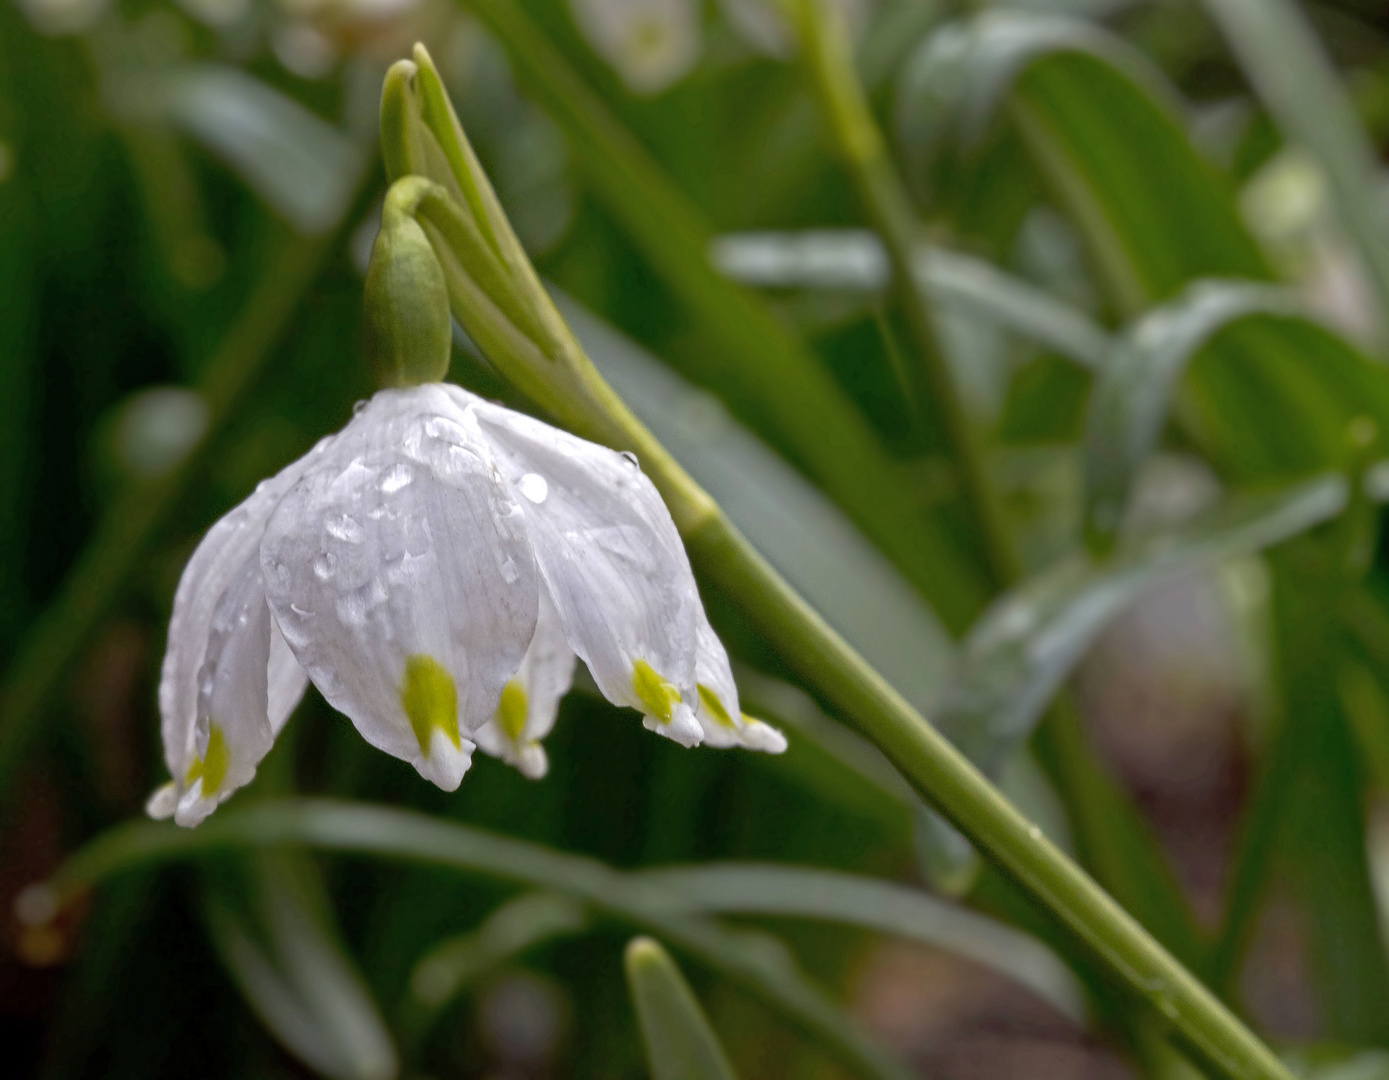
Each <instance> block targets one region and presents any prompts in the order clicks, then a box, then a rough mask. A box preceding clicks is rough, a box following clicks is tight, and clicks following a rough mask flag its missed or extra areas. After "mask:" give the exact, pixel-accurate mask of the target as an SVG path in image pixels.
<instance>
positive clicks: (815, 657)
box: [685, 515, 1290, 1080]
mask: <svg viewBox="0 0 1389 1080" xmlns="http://www.w3.org/2000/svg"><path fill="white" fill-rule="evenodd" d="M685 541H686V545H687V546H688V548H689V550H690V554H691V557H692V558H693V559H694V561H695V563H696V565H697V566H698V567H699V568H700V569H701V570H702V571H703V572H704V573H706V574H707V575H708V576H709V577H710V578H711V579H713V580H714V581H716V582H718V584H719V585H720V586H721V587H722V588H723V589H724V590H725V591H726V592H727V593H728V594H729V595H731V596H736V597H739V598H740V601H741V603H742V605H743V606H744V608H745V610H746V611H747V613H748V614H749V616H750V617H751V618H752V619H753V620H754V622H755V623H756V625H757V627H758V629H759V630H760V631H761V632H762V634H763V635H765V637H766V638H767V639H768V640H769V641H770V642H771V643H772V644H773V645H774V646H776V648H777V650H778V652H780V653H781V654H782V655H783V656H784V657H786V658H787V659H788V660H790V661H791V662H792V664H793V665H794V666H795V667H796V668H797V670H798V671H799V672H800V674H801V676H802V677H803V678H804V679H806V681H807V682H808V683H810V684H812V685H814V686H815V687H816V688H817V689H818V690H819V691H820V692H821V694H823V695H824V697H825V698H826V699H828V700H829V701H830V702H832V703H833V704H834V705H835V706H836V707H837V708H838V710H839V711H840V712H841V714H842V715H844V716H846V717H848V718H849V719H851V720H852V721H853V722H854V723H855V724H857V725H858V727H859V729H860V730H861V731H862V732H863V733H864V734H865V735H867V736H868V737H869V738H870V739H871V740H872V741H873V742H874V743H875V744H876V745H877V746H878V747H879V748H880V749H881V750H882V751H883V753H884V754H886V755H887V756H888V758H889V759H890V760H891V761H892V762H893V764H894V765H896V766H897V768H898V769H899V770H900V771H901V772H902V774H903V776H905V777H906V778H907V780H908V781H909V782H910V783H911V784H912V786H913V787H914V788H915V789H916V790H917V791H918V792H919V793H920V795H921V796H922V798H924V799H925V800H926V801H927V802H929V803H930V804H931V805H932V806H934V807H935V808H936V809H937V810H939V811H940V812H941V813H942V814H943V815H945V817H947V818H948V819H949V820H950V821H951V822H952V823H953V824H954V825H955V826H956V827H957V828H958V829H960V831H961V832H963V833H964V834H965V835H966V836H968V837H969V839H970V840H971V841H972V842H973V843H974V844H975V846H976V847H978V848H979V850H980V851H981V852H983V853H984V855H985V856H986V857H987V858H988V859H990V861H992V862H993V863H995V864H996V865H997V866H999V867H1000V868H1001V869H1003V870H1004V871H1005V872H1006V873H1007V874H1008V875H1009V876H1010V877H1012V878H1013V879H1014V880H1015V881H1016V882H1017V883H1018V885H1019V886H1020V887H1021V888H1022V889H1023V890H1024V891H1025V892H1026V893H1028V894H1029V895H1030V896H1031V897H1032V898H1033V899H1035V900H1036V901H1037V902H1038V903H1039V904H1040V905H1041V906H1042V907H1043V908H1044V909H1045V910H1047V911H1048V912H1050V913H1051V915H1052V916H1053V917H1054V918H1056V919H1057V920H1058V921H1059V922H1060V923H1061V924H1063V925H1064V926H1065V927H1066V928H1067V929H1068V930H1069V931H1070V932H1071V933H1072V934H1074V935H1075V937H1076V938H1077V939H1078V940H1079V941H1080V942H1081V943H1082V944H1083V945H1084V946H1086V947H1087V948H1088V949H1089V950H1091V951H1092V952H1093V953H1094V954H1095V956H1096V957H1097V958H1098V959H1099V960H1100V962H1101V963H1102V964H1103V965H1104V966H1105V967H1106V968H1107V969H1108V970H1109V972H1110V973H1111V974H1112V975H1113V976H1114V978H1116V979H1117V980H1118V981H1119V982H1121V983H1122V984H1124V986H1125V987H1126V988H1127V989H1128V990H1129V991H1130V992H1131V993H1133V994H1134V995H1135V996H1136V997H1138V998H1140V999H1142V1000H1144V1001H1146V1002H1147V1003H1148V1004H1149V1005H1151V1006H1152V1007H1153V1009H1154V1010H1155V1011H1156V1012H1157V1013H1158V1014H1160V1015H1161V1016H1162V1017H1164V1018H1165V1019H1166V1021H1167V1022H1169V1023H1170V1024H1171V1030H1172V1035H1173V1037H1174V1038H1176V1039H1177V1040H1178V1041H1179V1042H1180V1043H1181V1044H1182V1045H1183V1046H1184V1047H1185V1048H1186V1049H1187V1050H1189V1051H1190V1052H1191V1053H1192V1054H1193V1055H1195V1056H1196V1058H1197V1059H1198V1060H1199V1061H1201V1062H1202V1063H1203V1064H1204V1065H1205V1066H1207V1067H1209V1068H1210V1069H1211V1070H1212V1071H1213V1072H1214V1073H1216V1074H1218V1075H1220V1076H1226V1077H1231V1078H1234V1077H1242V1078H1253V1077H1266V1078H1270V1080H1271V1078H1274V1077H1278V1078H1280V1080H1288V1077H1289V1075H1290V1074H1289V1073H1288V1072H1287V1071H1286V1070H1285V1069H1284V1067H1283V1066H1282V1065H1281V1064H1280V1062H1279V1061H1278V1059H1277V1058H1276V1057H1275V1056H1274V1055H1273V1054H1272V1053H1271V1052H1270V1051H1269V1050H1268V1048H1267V1047H1265V1046H1264V1045H1263V1044H1262V1043H1261V1042H1260V1041H1259V1040H1258V1039H1257V1038H1256V1037H1255V1036H1254V1035H1253V1034H1252V1033H1251V1032H1250V1031H1249V1030H1248V1029H1247V1028H1246V1027H1245V1026H1244V1025H1243V1024H1242V1023H1240V1021H1239V1020H1238V1019H1237V1018H1236V1017H1235V1016H1234V1015H1233V1014H1231V1013H1230V1011H1229V1010H1228V1009H1227V1008H1226V1007H1225V1006H1224V1005H1223V1004H1221V1002H1220V1001H1219V1000H1217V999H1216V997H1215V996H1214V995H1213V994H1211V992H1210V991H1209V990H1207V989H1206V988H1205V987H1204V986H1203V985H1202V984H1201V983H1200V982H1199V981H1198V980H1197V979H1196V978H1195V976H1193V975H1192V974H1191V973H1190V972H1189V971H1187V970H1186V969H1185V968H1184V967H1182V965H1181V964H1180V963H1178V962H1177V961H1176V960H1175V959H1173V957H1172V956H1171V955H1170V954H1169V953H1168V952H1167V951H1166V950H1165V949H1163V947H1162V946H1161V945H1159V944H1158V943H1157V941H1155V940H1154V939H1153V938H1152V937H1151V935H1149V934H1148V932H1147V931H1146V930H1144V929H1143V927H1142V926H1140V925H1139V924H1138V923H1137V922H1136V921H1135V920H1134V919H1133V918H1132V917H1131V916H1130V915H1129V914H1128V913H1127V912H1125V911H1124V910H1123V908H1121V907H1120V906H1119V905H1118V903H1116V902H1115V901H1114V900H1113V899H1112V898H1111V897H1110V896H1109V895H1108V894H1107V893H1105V892H1104V890H1103V889H1101V888H1100V887H1099V886H1098V885H1097V884H1095V882H1094V881H1093V880H1092V879H1091V878H1090V877H1089V876H1087V875H1086V874H1085V872H1084V871H1083V870H1081V869H1080V867H1078V866H1077V865H1076V864H1075V863H1073V862H1072V861H1071V860H1070V859H1069V858H1067V857H1066V855H1065V854H1064V853H1063V852H1061V851H1060V850H1059V849H1058V848H1057V847H1055V846H1054V845H1053V844H1052V843H1051V842H1050V841H1048V840H1047V839H1046V838H1045V837H1044V836H1043V835H1042V833H1041V830H1039V829H1038V828H1037V827H1036V826H1035V825H1033V824H1031V823H1030V822H1029V821H1027V819H1026V818H1024V817H1023V816H1022V815H1021V814H1019V813H1018V811H1017V810H1015V809H1014V808H1013V806H1012V804H1010V803H1009V802H1008V800H1007V799H1005V798H1004V797H1003V796H1002V795H1001V794H1000V793H999V792H998V790H997V789H996V788H994V787H993V785H992V784H990V783H989V781H988V780H987V779H985V777H984V776H983V775H982V774H981V773H980V772H979V771H978V770H977V769H975V768H974V766H973V765H971V764H970V763H969V762H968V761H967V760H965V758H964V757H963V756H962V755H961V754H960V753H959V751H957V750H956V749H955V748H954V747H953V746H951V745H950V743H949V742H948V741H946V739H945V738H944V736H942V735H941V734H940V733H939V732H938V731H936V730H935V729H934V728H933V727H931V725H930V724H928V723H927V722H926V721H925V720H924V719H923V718H922V717H921V715H920V714H919V713H917V712H916V711H915V710H914V709H912V707H911V706H910V705H908V704H907V702H906V701H905V700H903V698H902V697H901V695H900V694H898V693H897V692H896V691H895V690H893V689H892V687H891V686H889V685H888V684H887V683H886V682H885V681H884V680H883V678H882V677H881V676H880V675H878V674H877V672H875V671H873V669H872V668H871V667H869V666H868V664H867V662H866V661H864V660H863V658H862V657H860V656H859V655H858V654H857V653H855V652H854V651H853V649H851V648H850V647H849V645H848V644H847V643H845V642H844V641H843V640H842V639H841V638H840V637H839V636H838V635H837V634H835V632H834V631H833V630H831V629H830V627H829V626H828V625H827V624H826V623H825V621H824V620H823V619H822V618H820V616H819V615H818V614H817V613H816V612H815V611H813V610H812V609H811V608H810V607H809V606H808V605H807V604H806V603H805V601H804V600H802V599H801V598H800V596H798V595H797V594H796V593H795V591H794V590H793V589H792V588H791V587H790V586H789V585H787V584H786V582H784V581H783V580H782V579H781V578H780V577H779V576H778V575H777V573H776V571H775V570H773V569H772V568H771V567H770V566H769V565H768V564H767V562H766V561H765V560H764V559H763V558H762V557H761V556H760V555H759V554H758V553H757V552H756V551H754V550H753V549H752V547H751V546H750V545H749V544H748V543H747V541H746V540H745V539H743V537H742V536H741V535H740V534H739V533H738V532H737V530H736V529H734V527H733V526H732V525H731V524H730V523H729V522H728V521H727V519H725V518H724V517H723V516H722V515H718V516H717V517H715V518H713V519H711V520H709V521H708V522H707V523H706V524H705V525H704V527H703V528H701V529H700V530H699V531H698V532H697V533H694V534H691V535H687V536H686V538H685Z"/></svg>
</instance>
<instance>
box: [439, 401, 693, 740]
mask: <svg viewBox="0 0 1389 1080" xmlns="http://www.w3.org/2000/svg"><path fill="white" fill-rule="evenodd" d="M458 393H459V394H461V395H463V398H464V399H465V400H467V401H468V402H469V406H470V408H471V409H472V411H473V414H474V415H475V416H476V417H477V421H478V425H479V427H480V429H481V430H482V432H483V433H484V434H485V435H487V436H489V437H490V439H491V443H492V449H493V453H494V455H495V457H496V459H497V462H498V464H499V466H500V467H501V470H502V473H503V475H504V476H505V477H506V479H507V480H508V481H509V482H510V483H511V484H512V485H513V486H514V488H515V489H516V490H517V492H518V493H519V496H520V497H519V499H518V502H519V503H520V504H521V507H522V509H523V510H524V512H525V515H526V526H527V529H528V531H529V533H530V538H531V543H532V544H533V546H534V548H535V558H536V563H537V565H538V566H539V567H540V572H541V575H542V576H543V577H544V579H545V584H546V586H547V587H548V588H549V590H550V596H551V598H552V599H553V600H554V602H555V609H556V611H557V612H558V613H559V617H560V621H561V622H562V623H563V625H564V631H565V635H566V636H567V637H568V639H569V644H570V646H571V647H572V648H573V650H574V651H575V652H576V653H578V654H579V656H580V657H581V658H582V659H583V661H584V663H586V664H587V665H588V668H589V671H591V672H592V673H593V678H594V680H595V681H596V682H597V683H598V686H599V687H600V688H601V689H602V691H603V694H604V696H605V697H607V699H608V700H609V701H611V702H613V703H614V704H616V705H628V706H631V707H632V708H635V709H640V710H641V711H642V712H643V713H644V714H645V715H646V716H648V717H650V719H651V723H649V724H648V725H647V726H649V727H651V728H652V730H654V731H659V732H661V733H662V734H667V735H670V736H671V737H673V738H676V739H677V740H678V741H680V742H683V743H686V744H689V743H691V742H697V741H698V739H699V730H700V729H699V726H698V724H697V723H696V722H695V721H694V718H693V715H692V713H690V708H691V705H690V703H691V702H693V701H694V700H695V696H694V695H695V678H694V675H695V672H694V657H695V624H696V620H697V616H698V614H699V612H700V610H701V608H700V602H699V592H698V590H697V589H696V588H695V582H694V575H693V573H692V572H691V571H690V563H689V559H688V558H687V557H686V555H685V547H684V545H683V544H682V543H681V542H680V536H679V534H678V533H677V532H676V530H675V523H674V522H673V521H672V520H671V517H670V512H669V511H668V510H667V509H666V506H665V503H663V502H662V501H661V496H660V495H659V493H657V491H656V488H655V486H654V485H653V484H652V483H651V481H650V480H648V479H647V478H646V477H645V476H643V475H642V472H641V469H640V468H638V466H637V463H636V461H635V460H634V459H632V458H630V457H625V456H624V455H622V454H618V453H616V452H614V451H612V450H609V449H607V448H606V447H603V446H598V445H597V444H595V443H591V442H587V441H585V440H583V439H580V438H577V437H575V436H573V435H570V434H568V433H566V432H563V431H559V430H557V429H555V428H552V427H550V426H549V425H547V424H542V423H540V422H539V421H537V420H532V419H531V418H530V417H527V416H522V415H521V414H519V413H514V412H511V411H510V410H507V409H502V408H500V407H498V406H495V405H491V404H489V403H487V402H485V401H481V400H480V399H477V398H473V397H472V396H471V395H467V394H465V393H464V392H463V391H458ZM687 714H689V715H687Z"/></svg>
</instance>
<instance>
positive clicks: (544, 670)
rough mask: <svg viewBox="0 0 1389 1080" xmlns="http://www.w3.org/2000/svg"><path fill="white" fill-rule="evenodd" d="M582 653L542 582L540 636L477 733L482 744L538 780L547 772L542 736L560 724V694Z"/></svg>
mask: <svg viewBox="0 0 1389 1080" xmlns="http://www.w3.org/2000/svg"><path fill="white" fill-rule="evenodd" d="M576 659H577V658H576V657H575V656H574V650H573V649H571V648H570V647H569V642H568V641H567V640H566V639H565V636H564V625H563V624H562V623H561V622H560V619H559V615H558V613H557V612H556V611H555V605H554V601H552V600H551V599H550V596H549V593H548V591H547V590H546V589H545V588H543V587H542V588H541V589H540V610H539V615H538V617H537V618H536V621H535V636H534V637H533V638H531V643H530V647H529V648H528V649H527V650H526V657H525V659H524V660H522V661H521V667H520V669H519V670H518V671H517V672H516V674H515V675H513V676H512V678H511V681H510V682H508V683H507V688H506V689H505V690H503V691H502V700H501V703H500V704H499V705H498V707H497V713H496V715H495V716H493V717H492V719H491V720H489V721H488V722H487V723H486V724H484V725H483V726H482V727H480V728H479V729H478V730H477V733H476V734H475V735H474V736H473V737H474V738H475V739H476V740H477V744H478V746H479V747H480V748H481V749H482V750H484V751H485V752H487V753H489V754H491V755H492V756H493V757H499V758H501V759H502V760H503V761H505V762H506V763H507V764H508V765H513V766H515V767H516V768H517V769H519V770H520V771H521V772H522V773H523V774H524V775H525V776H528V777H530V778H531V779H532V780H539V779H540V778H541V777H542V776H544V775H545V773H546V772H547V771H549V767H550V763H549V759H548V758H547V757H546V756H545V750H544V748H543V747H542V746H541V745H540V740H541V739H543V738H544V737H545V736H546V735H548V734H550V732H551V731H552V730H553V729H554V726H555V718H556V717H557V716H558V715H559V703H560V699H561V698H563V697H564V695H565V694H567V693H568V692H569V688H570V686H572V685H573V683H574V664H575V661H576Z"/></svg>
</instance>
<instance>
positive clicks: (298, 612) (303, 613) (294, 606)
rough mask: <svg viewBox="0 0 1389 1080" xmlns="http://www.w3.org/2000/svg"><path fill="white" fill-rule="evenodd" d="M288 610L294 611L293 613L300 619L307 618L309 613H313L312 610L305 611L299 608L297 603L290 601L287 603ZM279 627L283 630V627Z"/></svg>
mask: <svg viewBox="0 0 1389 1080" xmlns="http://www.w3.org/2000/svg"><path fill="white" fill-rule="evenodd" d="M289 610H290V611H292V612H294V614H296V615H298V616H299V617H300V618H301V619H307V618H309V617H310V616H311V615H313V612H312V611H305V610H304V609H303V608H301V607H300V606H299V605H298V604H294V603H291V604H290V605H289ZM280 629H281V631H283V629H284V628H283V627H281V628H280Z"/></svg>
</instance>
